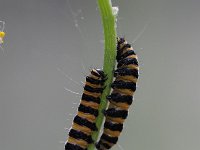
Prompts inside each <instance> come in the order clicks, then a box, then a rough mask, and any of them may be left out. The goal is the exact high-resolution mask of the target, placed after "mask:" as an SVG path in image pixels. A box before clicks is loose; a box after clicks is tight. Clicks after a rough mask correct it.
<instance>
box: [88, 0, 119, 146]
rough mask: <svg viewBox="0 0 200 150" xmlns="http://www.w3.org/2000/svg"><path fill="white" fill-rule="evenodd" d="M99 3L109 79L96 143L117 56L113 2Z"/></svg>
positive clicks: (100, 1)
mask: <svg viewBox="0 0 200 150" xmlns="http://www.w3.org/2000/svg"><path fill="white" fill-rule="evenodd" d="M98 5H99V9H100V14H101V18H102V23H103V28H104V39H105V45H104V48H105V49H104V65H103V71H104V72H105V74H106V75H107V80H106V82H105V85H106V88H105V89H104V91H103V94H102V97H101V103H100V107H99V116H98V117H97V119H96V125H97V128H98V131H96V132H93V134H92V138H93V140H94V143H96V141H97V139H98V136H99V132H100V129H101V126H102V123H103V119H104V115H103V113H102V111H103V110H105V109H106V107H107V100H106V96H107V95H109V94H110V90H111V87H110V85H111V83H112V81H113V70H114V67H115V58H116V26H115V23H116V18H115V16H116V14H115V15H114V14H113V10H112V4H111V1H110V0H98ZM94 149H95V146H94V144H90V145H89V147H88V150H94Z"/></svg>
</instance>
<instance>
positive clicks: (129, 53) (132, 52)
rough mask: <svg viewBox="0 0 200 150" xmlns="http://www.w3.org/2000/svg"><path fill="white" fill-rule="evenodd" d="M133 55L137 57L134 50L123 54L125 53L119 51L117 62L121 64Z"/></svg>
mask: <svg viewBox="0 0 200 150" xmlns="http://www.w3.org/2000/svg"><path fill="white" fill-rule="evenodd" d="M131 55H136V54H135V51H134V50H133V49H132V50H128V51H127V52H125V53H124V54H123V51H117V56H116V59H117V62H119V61H120V60H122V59H124V58H126V57H128V56H131Z"/></svg>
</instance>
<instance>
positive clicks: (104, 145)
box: [102, 142, 112, 149]
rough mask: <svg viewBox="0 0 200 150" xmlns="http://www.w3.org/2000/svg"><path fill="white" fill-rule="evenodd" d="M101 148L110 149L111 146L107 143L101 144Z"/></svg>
mask: <svg viewBox="0 0 200 150" xmlns="http://www.w3.org/2000/svg"><path fill="white" fill-rule="evenodd" d="M102 145H103V147H105V148H106V149H110V148H111V147H112V146H110V145H108V144H107V143H104V142H102Z"/></svg>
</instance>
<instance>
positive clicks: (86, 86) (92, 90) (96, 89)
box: [84, 84, 103, 93]
mask: <svg viewBox="0 0 200 150" xmlns="http://www.w3.org/2000/svg"><path fill="white" fill-rule="evenodd" d="M84 90H86V91H88V92H94V93H102V92H103V88H93V87H91V86H89V85H87V84H86V85H85V87H84Z"/></svg>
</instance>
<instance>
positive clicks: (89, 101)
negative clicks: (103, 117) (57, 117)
mask: <svg viewBox="0 0 200 150" xmlns="http://www.w3.org/2000/svg"><path fill="white" fill-rule="evenodd" d="M105 80H106V76H105V74H104V72H103V71H102V70H99V69H93V70H92V71H91V74H90V75H89V76H87V77H86V83H85V86H84V92H83V95H82V98H81V101H80V105H79V107H78V113H77V115H76V116H75V118H74V120H73V124H72V127H71V129H70V131H69V137H68V140H67V142H66V144H65V150H87V147H88V145H89V144H91V143H93V140H92V137H91V134H92V132H93V131H96V130H97V127H96V124H95V120H96V117H97V116H98V108H99V104H100V97H101V94H102V92H103V90H104V82H105Z"/></svg>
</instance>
